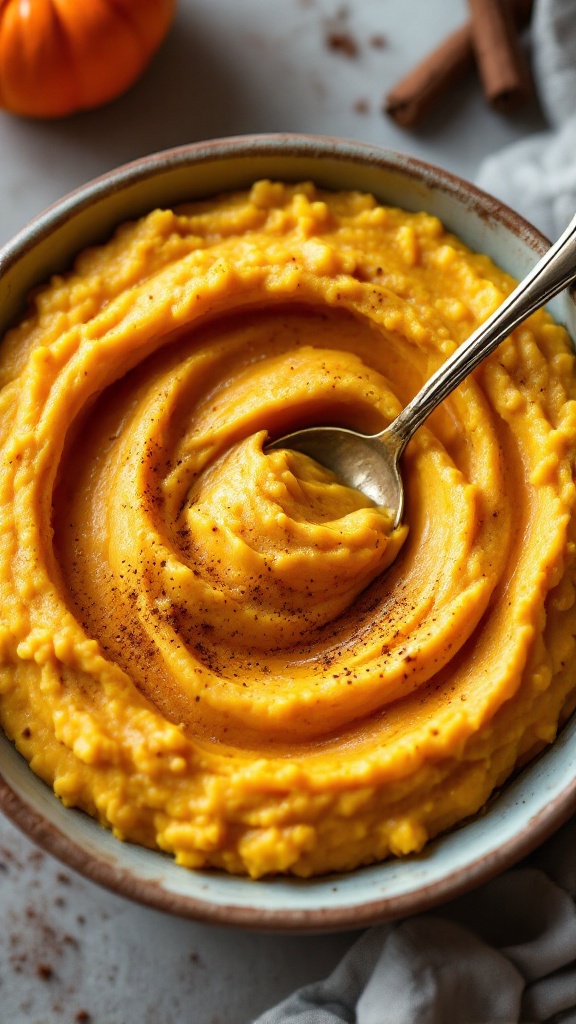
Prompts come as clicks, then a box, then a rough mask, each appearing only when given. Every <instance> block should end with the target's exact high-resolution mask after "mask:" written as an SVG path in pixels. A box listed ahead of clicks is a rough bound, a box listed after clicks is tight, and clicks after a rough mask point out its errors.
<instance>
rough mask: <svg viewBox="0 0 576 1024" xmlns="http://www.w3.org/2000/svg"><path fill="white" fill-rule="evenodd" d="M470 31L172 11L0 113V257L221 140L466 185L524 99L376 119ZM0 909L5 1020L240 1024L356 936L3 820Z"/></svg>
mask: <svg viewBox="0 0 576 1024" xmlns="http://www.w3.org/2000/svg"><path fill="white" fill-rule="evenodd" d="M465 18H466V5H465V0H436V2H435V3H428V2H427V0H402V2H401V3H399V2H398V0H349V2H347V3H341V2H338V0H275V3H270V2H269V0H242V3H237V2H236V3H235V2H234V0H180V2H179V6H178V11H177V16H176V20H175V23H174V26H173V28H172V30H171V32H170V35H169V37H168V39H167V40H166V42H165V44H164V45H163V47H162V49H161V50H160V52H159V53H158V54H157V55H156V57H155V59H154V60H153V62H152V64H151V66H150V68H149V69H148V71H147V72H146V73H145V75H144V76H143V77H142V78H141V80H140V81H139V82H138V83H137V84H136V86H135V87H133V89H132V90H130V91H129V92H128V93H127V94H126V95H124V96H123V97H122V98H120V99H119V100H117V101H116V102H114V103H112V104H109V105H108V106H106V107H103V108H101V109H99V110H96V111H93V112H90V113H86V114H82V115H78V116H75V117H71V118H68V119H65V120H59V121H54V122H49V121H46V122H41V121H27V120H24V119H19V118H15V117H12V116H10V115H8V114H5V113H1V112H0V153H1V159H0V244H4V242H6V241H8V239H9V238H10V237H11V236H12V235H13V234H15V233H16V232H17V231H18V230H20V228H22V227H23V226H24V225H25V224H26V223H27V222H28V221H29V220H30V219H31V218H33V217H34V216H35V215H36V214H37V213H39V212H40V211H41V210H42V209H44V208H45V207H46V206H47V205H48V204H50V203H51V202H53V201H54V200H56V199H58V198H60V197H61V196H62V195H64V194H65V193H66V192H68V191H69V190H71V189H72V188H75V187H76V186H78V185H80V184H82V183H84V182H85V181H87V180H88V179H90V178H93V177H95V176H96V175H98V174H101V173H102V172H104V171H107V170H109V169H111V168H113V167H115V166H117V165H119V164H122V163H124V162H126V161H128V160H131V159H134V158H135V157H138V156H140V155H142V154H145V153H150V152H154V151H156V150H160V149H165V148H169V147H172V146H177V145H181V144H184V143H187V142H193V141H196V140H201V139H208V138H215V137H220V136H226V135H238V134H244V133H255V132H257V133H260V132H284V131H297V132H309V133H314V134H323V135H337V136H343V137H347V138H350V139H359V140H362V141H365V142H371V143H376V144H378V145H382V146H387V147H390V148H392V149H396V150H401V151H403V152H407V153H410V154H412V155H414V156H417V157H420V158H422V159H425V160H428V161H431V162H433V163H437V164H440V165H442V166H444V167H446V168H447V169H448V170H451V171H453V172H455V173H457V174H460V175H462V176H464V177H467V178H470V179H474V178H475V176H476V173H477V169H478V167H479V165H480V162H481V161H482V159H483V158H484V157H485V156H487V155H488V154H490V153H492V152H495V151H496V150H498V149H499V148H501V147H502V146H504V145H506V144H508V143H510V142H513V141H514V140H516V139H519V138H522V137H524V136H526V135H528V134H530V133H533V132H536V131H539V130H541V129H542V128H543V127H544V123H543V120H542V116H541V114H540V112H539V110H538V107H537V104H536V102H535V101H529V102H528V103H527V104H526V105H525V106H524V107H523V108H522V109H521V110H519V111H517V112H516V113H515V114H514V116H513V117H505V116H502V115H500V114H497V113H495V112H494V111H492V110H490V109H489V108H488V107H487V105H486V103H485V101H484V99H483V97H482V95H481V91H480V88H479V86H478V83H477V81H476V80H475V78H474V76H471V77H470V79H469V80H467V81H465V82H464V83H463V84H462V85H461V87H459V88H457V89H455V90H453V91H452V93H451V95H450V96H448V97H447V98H446V100H445V101H444V102H443V103H442V106H441V108H440V109H438V110H437V111H435V112H434V114H433V116H430V117H429V118H428V119H427V121H426V123H425V124H424V125H423V126H422V127H420V128H419V129H418V130H417V131H411V132H407V131H405V130H403V129H401V128H399V127H398V126H397V125H396V124H394V123H393V122H392V121H391V120H390V119H388V118H387V117H386V116H385V115H384V114H383V112H382V104H383V98H384V95H385V93H386V92H387V91H388V90H389V89H390V88H391V86H392V85H393V84H394V83H395V81H396V80H397V79H398V78H399V77H400V76H402V75H404V74H405V73H406V72H407V71H408V70H409V68H410V67H411V66H412V65H413V64H414V63H415V61H416V60H418V59H419V58H420V57H421V56H423V55H424V54H425V53H426V52H427V51H428V50H429V49H430V48H431V47H432V46H433V45H434V44H435V43H437V42H439V41H440V40H441V39H442V38H443V37H444V36H445V35H446V33H447V32H448V31H450V30H451V29H453V28H456V27H457V26H459V25H460V24H461V23H462V22H463V21H464V20H465ZM338 36H340V37H345V38H346V39H348V40H351V41H352V43H353V45H351V46H348V47H342V46H338V45H336V41H337V39H338ZM0 908H1V911H2V919H3V924H4V926H3V928H2V929H1V930H0V1007H1V1010H0V1020H1V1022H2V1024H4V1022H8V1021H10V1022H11V1024H53V1022H54V1024H56V1022H58V1024H67V1022H70V1024H74V1022H76V1024H80V1022H84V1024H158V1022H161V1024H248V1022H249V1021H251V1020H252V1019H253V1018H254V1017H255V1016H256V1015H257V1014H259V1013H261V1012H262V1011H263V1010H264V1009H266V1008H267V1007H269V1006H271V1005H273V1004H274V1003H276V1002H277V1001H279V1000H280V999H281V998H282V997H283V996H285V995H287V994H288V993H289V992H290V991H292V989H294V988H296V987H298V986H300V985H302V984H305V983H306V982H307V981H310V980H313V979H315V978H319V977H322V976H324V975H325V974H327V973H328V972H329V971H330V970H331V968H332V967H333V966H334V965H335V964H336V962H337V961H338V960H339V958H340V957H341V956H342V954H343V952H344V951H345V950H346V949H347V948H348V947H349V945H350V943H351V942H352V940H353V939H354V937H355V935H356V933H350V932H349V933H343V934H337V935H323V936H287V935H274V936H270V935H264V934H259V933H253V932H250V933H244V932H240V931H236V930H234V929H227V928H216V927H211V926H208V925H204V924H197V923H195V922H191V921H184V920H180V919H176V918H171V917H170V916H168V915H165V914H162V913H159V912H157V911H154V910H150V909H148V908H145V907H140V906H138V905H136V904H133V903H129V902H127V901H125V900H123V899H121V898H119V897H117V896H115V895H113V894H110V893H108V892H106V891H104V890H101V889H99V888H98V887H97V886H95V885H94V884H92V883H91V882H88V881H86V880H85V879H83V878H81V877H80V876H78V875H75V874H74V873H73V872H71V871H70V870H69V869H67V868H66V867H64V866H62V865H61V864H59V863H58V862H57V861H55V860H53V859H52V857H50V856H49V855H48V854H44V853H42V852H41V851H40V850H38V849H37V848H36V847H35V846H34V845H33V844H32V843H31V842H30V841H29V840H28V839H27V838H25V837H24V836H22V835H20V833H19V832H17V831H16V829H15V828H14V827H13V826H12V825H11V824H10V823H9V822H7V821H6V820H4V819H3V818H0Z"/></svg>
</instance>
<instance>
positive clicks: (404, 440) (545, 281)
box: [393, 217, 576, 455]
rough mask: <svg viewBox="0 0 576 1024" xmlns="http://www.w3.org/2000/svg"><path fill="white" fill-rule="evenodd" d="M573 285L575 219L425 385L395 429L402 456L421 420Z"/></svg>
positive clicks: (407, 407)
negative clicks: (516, 330) (513, 333)
mask: <svg viewBox="0 0 576 1024" xmlns="http://www.w3.org/2000/svg"><path fill="white" fill-rule="evenodd" d="M574 280H576V217H574V218H573V219H572V220H571V222H570V224H569V225H568V227H567V228H566V230H565V231H564V232H563V234H562V235H561V236H560V238H559V239H558V241H557V242H555V243H554V245H553V246H551V248H550V249H549V250H548V252H547V253H546V255H545V256H543V257H542V259H541V260H539V262H538V263H537V264H536V266H535V267H534V268H533V270H532V271H531V272H530V273H529V274H528V276H527V277H525V278H524V280H523V281H522V282H521V283H520V284H519V285H518V286H517V287H516V288H515V289H514V291H512V292H511V293H510V295H508V297H507V298H506V299H504V302H503V303H502V305H501V306H499V307H498V309H497V310H496V311H495V312H494V313H492V315H491V316H489V317H488V319H487V320H486V321H485V323H483V324H482V325H481V326H480V327H479V328H478V329H477V330H476V331H474V332H473V334H471V335H470V337H469V338H467V340H466V341H465V342H463V344H462V345H460V346H459V348H457V349H456V351H455V352H454V353H453V354H452V355H451V356H450V358H449V359H447V360H446V362H445V363H443V364H442V366H441V367H440V368H439V369H438V370H436V372H435V373H433V374H432V376H431V377H430V378H429V379H428V380H427V381H426V383H425V384H424V387H422V388H421V389H420V391H419V392H418V394H417V395H415V396H414V398H413V399H412V401H411V402H409V403H408V405H407V406H405V408H404V409H403V411H402V412H401V413H400V415H399V416H398V418H397V419H396V420H395V422H394V424H393V431H394V435H395V439H396V442H397V445H398V448H399V452H398V454H399V455H401V454H402V452H403V450H404V448H405V447H406V445H407V444H408V441H409V440H410V438H411V437H412V435H413V434H414V432H415V431H416V430H417V429H418V427H420V426H421V425H422V423H423V422H424V420H425V419H426V418H427V417H428V416H429V415H430V413H431V412H432V411H433V410H434V409H435V408H436V406H437V405H439V404H440V402H442V401H443V400H444V399H445V398H446V397H447V395H449V394H450V393H451V392H452V391H453V390H454V388H456V387H457V386H458V384H460V383H461V382H462V381H463V380H464V378H465V377H467V376H468V374H469V373H471V371H472V370H474V369H475V368H476V367H477V366H478V365H479V364H480V363H481V362H482V361H483V360H484V359H485V358H486V356H488V355H490V353H491V352H493V351H494V349H495V348H497V347H498V345H499V344H500V342H501V341H503V340H504V338H506V337H507V336H508V335H509V334H510V332H511V331H513V330H514V328H515V327H518V325H519V324H521V323H522V322H523V321H524V320H525V319H526V318H527V317H528V316H530V314H531V313H533V312H534V311H535V310H536V309H539V307H540V306H543V305H545V303H546V302H548V300H549V299H551V298H552V296H553V295H556V294H557V292H559V291H562V289H563V288H565V287H566V285H568V284H570V282H571V281H574Z"/></svg>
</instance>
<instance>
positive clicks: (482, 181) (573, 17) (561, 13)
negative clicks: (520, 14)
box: [477, 0, 576, 241]
mask: <svg viewBox="0 0 576 1024" xmlns="http://www.w3.org/2000/svg"><path fill="white" fill-rule="evenodd" d="M531 37H532V40H533V53H532V66H533V70H534V81H535V86H536V90H537V93H538V97H539V100H540V103H541V105H542V109H543V110H544V113H545V114H546V116H547V118H548V121H549V123H550V129H549V130H548V131H545V132H540V133H538V134H537V135H533V136H530V137H529V138H527V139H522V140H520V142H515V143H513V144H512V145H510V146H507V147H506V148H505V149H503V150H501V151H500V152H498V153H495V154H493V155H492V156H490V157H488V158H487V159H486V160H485V161H484V163H483V164H482V166H481V168H480V171H479V174H478V177H477V182H478V185H479V186H480V188H483V189H485V190H486V192H490V193H491V194H492V195H495V196H497V197H498V199H502V200H503V201H504V202H505V203H507V204H508V205H509V206H511V207H513V208H514V209H515V210H517V211H518V212H519V213H521V214H523V216H524V217H526V218H527V219H528V220H530V221H531V222H532V223H533V224H535V225H536V227H537V228H540V230H541V231H542V232H543V233H544V234H545V235H546V236H547V237H548V238H550V239H551V240H552V241H554V240H555V239H556V238H557V237H558V235H560V234H561V233H562V231H563V230H564V228H565V227H566V226H567V224H568V222H569V221H570V220H571V219H572V217H573V216H574V212H575V211H576V0H539V2H538V3H537V4H536V7H535V10H534V16H533V19H532V32H531Z"/></svg>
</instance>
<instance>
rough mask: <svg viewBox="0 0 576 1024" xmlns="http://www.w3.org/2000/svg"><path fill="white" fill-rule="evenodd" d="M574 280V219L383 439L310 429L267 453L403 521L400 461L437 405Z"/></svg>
mask: <svg viewBox="0 0 576 1024" xmlns="http://www.w3.org/2000/svg"><path fill="white" fill-rule="evenodd" d="M574 280H576V217H574V218H573V220H572V221H571V222H570V224H569V225H568V227H567V228H566V230H565V231H564V233H563V234H562V235H561V236H560V238H559V239H558V241H557V242H555V243H554V245H553V246H551V248H550V249H549V250H548V252H547V253H546V255H545V256H543V257H542V259H541V260H540V261H539V262H538V263H537V264H536V266H535V267H534V268H533V270H531V271H530V273H529V274H528V275H527V277H525V278H524V280H523V281H521V282H520V284H519V285H518V286H517V287H516V288H515V289H514V291H513V292H511V293H510V295H509V296H508V297H507V298H506V299H505V300H504V302H503V303H502V305H501V306H499V308H498V309H497V310H496V311H495V312H494V313H493V314H492V315H491V316H490V317H488V319H487V320H486V321H485V323H483V324H482V326H481V327H479V328H478V330H476V331H474V333H473V334H471V335H470V337H469V338H468V339H467V340H466V341H465V342H463V344H462V345H460V347H459V348H458V349H456V351H455V352H454V353H453V354H452V355H451V356H450V358H449V359H447V360H446V362H445V363H443V365H442V366H441V367H440V368H439V369H438V370H436V372H435V373H434V374H432V376H431V377H430V379H429V380H428V381H427V382H426V384H425V385H424V387H423V388H421V389H420V391H419V392H418V394H417V395H416V396H415V397H414V398H413V399H412V401H411V402H409V403H408V405H407V406H406V407H405V408H404V409H403V410H402V412H401V413H400V415H399V416H397V417H396V419H395V420H393V422H392V423H390V425H389V426H388V427H386V429H385V430H382V431H381V432H380V433H379V434H361V433H359V432H358V431H355V430H347V429H346V428H344V427H307V428H305V429H303V430H296V431H294V433H292V434H285V435H284V437H279V438H277V439H276V440H274V441H271V442H270V443H268V444H267V445H266V450H269V449H278V448H290V449H292V450H295V451H299V452H303V453H304V454H305V455H310V456H311V457H312V458H313V459H315V460H316V462H319V463H320V464H321V465H323V466H326V467H327V468H328V469H331V470H332V471H333V472H334V473H336V474H337V476H338V477H339V478H340V479H341V480H343V481H344V483H346V484H348V485H349V486H350V487H354V488H356V489H357V490H358V491H361V492H362V493H363V494H366V495H367V496H368V497H369V498H371V499H372V500H373V501H375V502H376V504H377V505H385V506H386V507H387V508H389V509H391V510H392V511H393V512H394V513H395V516H394V526H398V525H399V524H400V522H401V521H402V515H403V512H404V488H403V485H402V477H401V475H400V470H399V461H400V457H401V455H402V453H403V451H404V449H405V447H406V445H407V444H408V441H409V440H410V438H411V437H412V435H413V434H414V432H415V431H416V430H418V427H420V426H421V425H422V424H423V422H424V420H425V419H427V417H428V416H429V415H430V413H431V412H433V410H434V409H435V408H436V406H437V405H439V404H440V402H442V401H443V400H444V399H445V398H446V397H447V395H449V394H450V393H451V392H452V391H453V390H454V388H456V387H457V386H458V384H460V383H461V382H462V381H463V380H464V378H465V377H467V376H468V374H469V373H471V371H472V370H474V369H475V368H476V367H477V366H478V365H479V363H481V362H482V361H483V360H484V359H485V358H486V356H488V355H490V353H491V352H493V351H494V349H495V348H497V347H498V345H499V344H500V342H501V341H503V340H504V338H506V337H507V336H508V335H509V334H510V332H511V331H513V330H514V328H515V327H518V325H519V324H521V323H522V322H523V321H524V320H526V318H527V317H528V316H530V314H531V313H533V312H534V311H535V310H536V309H539V308H540V306H543V305H545V303H546V302H548V300H549V299H551V298H552V296H554V295H556V294H557V292H559V291H562V289H563V288H565V287H566V285H568V284H570V282H571V281H574Z"/></svg>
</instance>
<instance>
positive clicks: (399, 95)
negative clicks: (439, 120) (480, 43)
mask: <svg viewBox="0 0 576 1024" xmlns="http://www.w3.org/2000/svg"><path fill="white" fill-rule="evenodd" d="M507 7H509V9H510V11H511V13H512V16H513V21H514V23H515V25H516V26H517V29H518V30H520V29H522V28H525V27H526V25H528V23H529V21H530V15H531V13H532V0H509V3H508V4H507ZM474 59H475V51H474V45H473V41H472V23H471V22H467V23H466V24H465V25H463V26H462V27H461V28H459V29H457V30H456V31H455V32H452V33H451V34H450V35H449V36H448V37H447V38H446V39H445V40H444V42H442V43H440V45H439V46H437V47H436V48H435V49H434V50H432V52H431V53H429V54H428V55H427V56H426V57H425V58H424V60H422V61H421V62H420V63H419V64H417V65H416V67H415V68H413V69H412V71H410V72H409V73H408V74H407V75H406V76H405V77H404V78H402V79H401V81H399V82H398V83H397V84H396V85H395V86H394V88H393V89H392V90H391V91H390V92H389V93H388V95H387V96H386V99H385V103H384V110H385V112H386V113H387V114H388V115H389V116H390V117H392V118H393V119H394V120H395V121H396V123H397V124H399V125H402V126H403V127H410V126H412V125H414V124H417V123H418V122H419V121H421V120H422V118H423V117H424V116H425V114H426V113H427V112H428V111H429V110H430V109H431V108H432V107H433V106H434V104H435V103H437V101H438V100H440V99H441V98H442V96H444V95H446V94H447V92H448V91H449V90H450V89H451V88H453V87H454V86H455V85H457V83H458V82H459V81H460V80H461V79H462V78H463V77H464V75H465V74H466V73H467V72H469V71H470V70H471V69H472V68H473V66H474Z"/></svg>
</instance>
